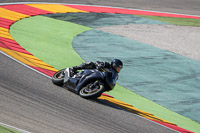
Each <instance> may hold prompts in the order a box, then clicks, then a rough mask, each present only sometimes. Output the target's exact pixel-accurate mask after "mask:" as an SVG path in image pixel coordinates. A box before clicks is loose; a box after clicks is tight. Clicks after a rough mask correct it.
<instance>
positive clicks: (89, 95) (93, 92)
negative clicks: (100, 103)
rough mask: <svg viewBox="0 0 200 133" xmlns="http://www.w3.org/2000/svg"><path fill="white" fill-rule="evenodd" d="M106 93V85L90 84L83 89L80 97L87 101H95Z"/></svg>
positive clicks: (99, 83)
mask: <svg viewBox="0 0 200 133" xmlns="http://www.w3.org/2000/svg"><path fill="white" fill-rule="evenodd" d="M104 91H105V87H104V84H103V83H101V82H98V83H95V82H94V83H89V84H88V85H86V86H85V87H83V88H81V90H80V91H79V95H80V96H81V97H83V98H86V99H95V98H97V97H99V96H101V94H102V93H103V92H104Z"/></svg>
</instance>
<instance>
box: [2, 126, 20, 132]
mask: <svg viewBox="0 0 200 133" xmlns="http://www.w3.org/2000/svg"><path fill="white" fill-rule="evenodd" d="M0 133H22V132H19V131H16V130H14V129H11V128H7V127H3V126H1V125H0Z"/></svg>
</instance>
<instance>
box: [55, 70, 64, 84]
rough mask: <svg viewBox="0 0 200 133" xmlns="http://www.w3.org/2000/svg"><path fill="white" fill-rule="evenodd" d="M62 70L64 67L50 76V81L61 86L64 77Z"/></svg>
mask: <svg viewBox="0 0 200 133" xmlns="http://www.w3.org/2000/svg"><path fill="white" fill-rule="evenodd" d="M64 71H65V69H62V70H59V71H57V72H56V73H55V74H54V75H53V76H52V82H53V83H54V84H55V85H58V86H63V84H64V83H63V82H64V77H65V74H64Z"/></svg>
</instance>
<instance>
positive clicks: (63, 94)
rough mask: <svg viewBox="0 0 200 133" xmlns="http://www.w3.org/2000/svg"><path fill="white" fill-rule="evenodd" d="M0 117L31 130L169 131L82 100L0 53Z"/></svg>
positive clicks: (61, 132)
mask: <svg viewBox="0 0 200 133" xmlns="http://www.w3.org/2000/svg"><path fill="white" fill-rule="evenodd" d="M0 64H1V67H0V121H1V122H3V123H6V124H9V125H12V126H15V127H18V128H21V129H23V130H27V131H30V132H34V133H68V132H70V133H80V132H81V133H89V132H91V133H94V132H95V133H98V132H99V133H102V132H103V133H106V132H108V133H111V132H112V133H114V132H116V133H125V132H126V133H133V132H135V133H148V132H151V133H152V132H153V133H170V132H174V131H172V130H170V129H167V128H165V127H163V126H160V125H157V124H155V123H153V122H151V121H148V120H146V119H143V118H141V117H139V116H136V115H134V114H132V113H130V112H126V111H124V110H120V109H116V108H113V107H110V106H108V105H104V104H102V103H99V102H98V101H91V100H85V99H83V98H81V97H79V96H78V95H76V94H73V93H72V92H70V91H68V90H65V89H63V88H61V87H57V86H55V85H53V84H52V82H51V80H50V79H49V78H47V77H45V76H43V75H40V74H38V73H36V72H35V71H32V70H30V69H29V68H26V67H25V66H23V65H21V64H19V63H17V62H15V61H13V60H12V59H10V58H8V57H6V56H5V55H3V54H0Z"/></svg>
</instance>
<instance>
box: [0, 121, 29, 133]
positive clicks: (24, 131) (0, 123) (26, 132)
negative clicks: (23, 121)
mask: <svg viewBox="0 0 200 133" xmlns="http://www.w3.org/2000/svg"><path fill="white" fill-rule="evenodd" d="M0 125H2V126H5V127H8V128H12V129H15V130H17V131H19V132H23V133H31V132H28V131H26V130H22V129H19V128H17V127H14V126H10V125H8V124H5V123H2V122H0Z"/></svg>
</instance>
